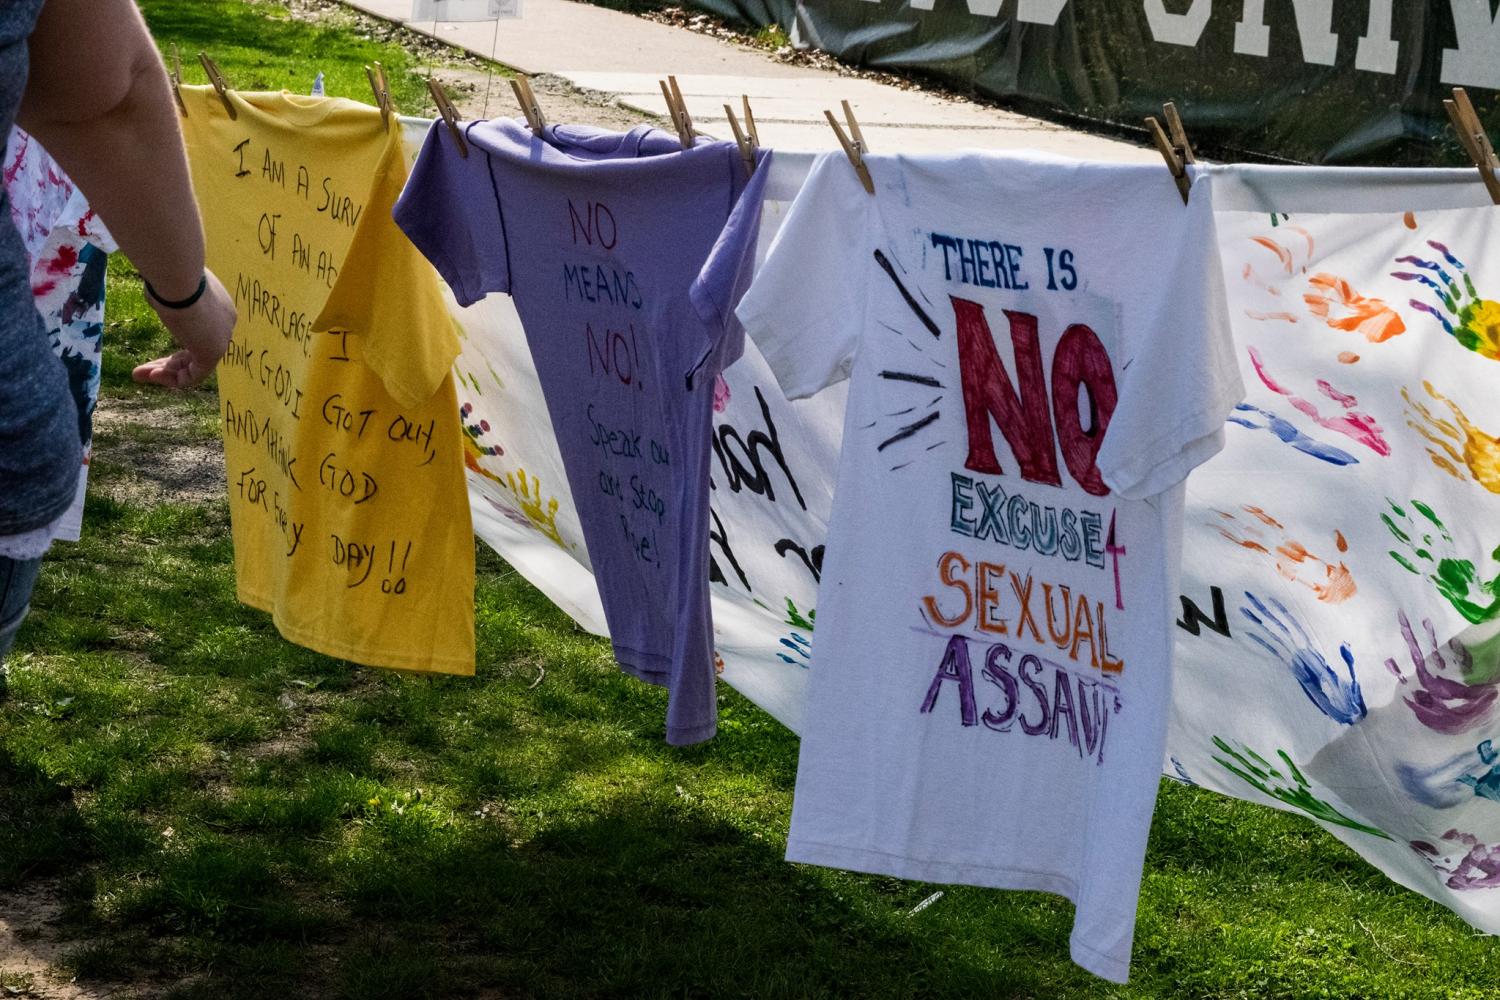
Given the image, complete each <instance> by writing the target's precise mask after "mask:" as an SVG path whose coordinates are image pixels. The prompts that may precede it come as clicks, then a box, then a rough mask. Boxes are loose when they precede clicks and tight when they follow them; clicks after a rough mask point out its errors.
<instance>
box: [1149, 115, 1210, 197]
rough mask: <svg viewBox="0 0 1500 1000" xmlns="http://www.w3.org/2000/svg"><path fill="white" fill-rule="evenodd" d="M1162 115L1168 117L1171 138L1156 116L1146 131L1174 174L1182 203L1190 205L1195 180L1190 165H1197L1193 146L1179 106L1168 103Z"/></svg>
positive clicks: (1151, 118)
mask: <svg viewBox="0 0 1500 1000" xmlns="http://www.w3.org/2000/svg"><path fill="white" fill-rule="evenodd" d="M1161 110H1162V114H1163V115H1165V116H1166V119H1167V128H1169V129H1171V135H1170V136H1169V135H1168V134H1167V132H1166V131H1164V130H1163V129H1162V127H1161V122H1159V121H1157V120H1156V116H1155V115H1149V116H1147V118H1146V129H1147V131H1149V132H1150V133H1151V139H1152V140H1153V141H1154V142H1155V143H1156V148H1157V151H1158V152H1160V153H1161V157H1162V159H1164V160H1166V161H1167V169H1168V170H1170V171H1171V172H1172V180H1173V181H1175V182H1176V184H1177V191H1178V193H1179V194H1181V195H1182V203H1183V204H1184V205H1186V204H1187V203H1188V195H1189V192H1190V191H1191V190H1192V186H1193V179H1192V178H1191V177H1189V176H1188V172H1187V168H1188V164H1189V163H1197V162H1198V161H1197V159H1196V158H1194V156H1193V147H1192V144H1191V143H1189V142H1188V137H1187V131H1186V130H1185V129H1183V127H1182V118H1181V117H1179V116H1178V114H1177V105H1175V104H1173V103H1172V102H1171V101H1168V102H1167V103H1166V104H1163V105H1162V106H1161Z"/></svg>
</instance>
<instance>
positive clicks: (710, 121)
mask: <svg viewBox="0 0 1500 1000" xmlns="http://www.w3.org/2000/svg"><path fill="white" fill-rule="evenodd" d="M344 2H345V3H347V4H348V5H349V6H350V7H355V8H358V9H360V10H363V11H366V12H368V13H371V14H375V15H377V16H379V17H383V18H386V19H387V20H392V21H399V22H401V23H403V24H405V25H406V26H407V27H408V28H411V29H412V30H414V31H419V32H421V33H422V34H425V35H430V36H432V37H434V38H437V39H440V40H441V41H443V42H445V43H447V44H449V45H453V46H456V47H458V48H462V49H466V50H468V51H469V52H472V53H474V54H475V55H478V56H481V57H484V58H491V57H493V58H494V59H495V60H496V61H498V62H501V63H504V64H505V65H507V66H511V67H514V68H516V69H518V70H521V71H522V72H524V73H528V74H541V73H549V74H552V75H555V76H558V77H561V78H563V79H565V80H567V81H568V82H569V83H571V84H573V85H574V86H576V87H582V88H586V89H588V90H596V91H602V92H605V93H608V94H613V95H615V96H616V97H617V98H618V99H619V101H620V103H621V104H622V105H624V106H626V107H630V108H635V109H637V110H641V111H646V112H649V113H651V114H656V115H663V114H665V111H666V106H665V104H664V102H663V101H662V96H661V89H660V87H659V86H658V84H657V81H658V80H661V79H663V78H665V77H666V75H667V74H668V73H671V74H674V75H676V77H677V82H678V84H679V86H681V88H682V92H683V98H684V100H685V101H686V102H687V106H688V111H689V112H690V113H691V114H692V116H693V121H694V124H695V125H697V126H698V128H699V129H700V130H701V131H704V132H707V133H710V134H712V135H715V136H719V137H721V138H728V137H729V136H730V130H729V126H728V123H727V120H726V118H725V117H724V111H723V105H725V104H730V105H731V106H733V107H734V108H735V110H736V113H738V111H739V103H740V95H741V94H748V95H749V97H750V105H751V108H752V110H753V111H754V112H755V121H756V125H757V127H758V129H759V131H760V138H761V142H762V143H764V144H765V145H767V146H770V147H773V148H775V147H780V148H783V149H836V148H838V142H837V140H836V139H835V138H834V135H833V131H832V130H831V129H830V128H829V127H828V124H827V122H826V121H825V120H824V118H823V109H824V108H829V109H832V110H834V111H835V112H837V110H838V107H839V101H840V100H847V101H849V102H850V104H851V105H853V107H854V111H855V115H856V116H857V117H858V118H859V121H860V125H861V127H862V128H863V130H864V133H865V139H866V141H867V142H868V143H869V144H870V148H871V149H872V150H875V151H878V152H896V151H900V152H911V153H918V152H921V153H933V152H950V151H953V150H958V149H976V148H977V149H1035V150H1042V151H1045V152H1049V153H1057V154H1060V155H1064V156H1075V157H1083V158H1089V159H1101V160H1139V161H1151V160H1156V161H1158V162H1160V157H1159V156H1158V155H1157V153H1156V152H1155V150H1153V149H1148V148H1145V147H1143V146H1136V145H1132V144H1130V143H1126V142H1121V141H1119V140H1115V139H1106V138H1103V137H1100V136H1094V135H1089V134H1088V133H1085V132H1078V131H1074V130H1072V129H1068V128H1065V127H1063V126H1061V125H1056V124H1054V123H1051V122H1046V121H1042V120H1040V119H1037V118H1028V117H1026V116H1025V115H1019V114H1015V113H1014V112H1009V111H1002V110H999V109H996V108H985V107H979V106H977V105H973V104H968V103H965V102H961V101H953V100H948V99H945V98H941V97H937V96H934V95H932V94H928V93H922V92H918V91H910V90H902V89H900V88H898V87H892V86H889V85H887V84H883V83H877V82H875V81H873V80H863V79H859V78H856V77H846V76H839V75H837V74H836V73H830V72H827V71H824V70H817V69H808V68H804V67H800V66H790V65H787V64H785V63H781V62H777V61H776V60H775V59H773V58H771V57H770V56H769V55H768V54H767V53H765V52H763V51H761V50H758V49H752V48H750V47H748V46H745V45H738V44H735V43H733V42H726V41H721V40H720V39H717V38H712V37H710V36H708V35H700V34H698V33H697V32H693V31H688V30H685V29H682V28H674V27H671V26H669V25H665V24H658V23H656V22H654V21H648V20H646V19H645V18H641V17H635V16H633V15H630V14H623V13H620V12H618V11H613V10H608V9H606V8H603V7H595V6H593V5H591V4H587V3H575V2H572V0H524V3H523V6H522V11H523V16H522V17H521V18H520V19H519V20H514V21H501V22H499V24H498V26H497V25H496V24H495V22H484V21H478V22H457V23H455V22H442V21H439V22H436V23H434V22H432V21H417V22H413V21H411V20H410V14H411V8H412V4H411V0H344ZM543 110H544V111H545V108H543ZM502 113H510V112H502ZM515 113H517V114H518V113H519V110H517V111H516V112H515ZM1162 169H1163V170H1165V169H1166V166H1165V165H1163V167H1162Z"/></svg>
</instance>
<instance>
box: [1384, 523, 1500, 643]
mask: <svg viewBox="0 0 1500 1000" xmlns="http://www.w3.org/2000/svg"><path fill="white" fill-rule="evenodd" d="M1386 503H1388V504H1389V505H1390V508H1391V509H1390V512H1389V513H1385V514H1381V515H1380V520H1381V521H1383V522H1385V526H1386V527H1387V528H1388V529H1389V530H1390V532H1391V534H1392V535H1393V536H1394V537H1395V538H1396V540H1397V541H1398V542H1400V543H1401V547H1402V548H1403V549H1404V550H1405V551H1404V552H1402V551H1397V550H1396V549H1391V550H1390V554H1391V558H1392V559H1394V560H1396V561H1397V562H1398V563H1400V564H1401V565H1402V566H1403V567H1405V568H1406V569H1407V570H1408V571H1409V572H1412V573H1415V574H1416V575H1418V576H1425V577H1426V578H1427V579H1428V580H1431V581H1432V585H1433V586H1434V587H1436V588H1437V591H1438V593H1439V594H1442V595H1443V597H1444V598H1445V599H1447V601H1448V603H1449V604H1452V605H1453V607H1454V609H1455V610H1457V611H1458V613H1459V614H1461V615H1463V616H1464V619H1465V620H1467V621H1470V622H1473V623H1475V624H1478V623H1479V622H1483V621H1489V620H1490V619H1491V618H1493V617H1495V615H1497V614H1500V576H1497V577H1496V578H1495V579H1493V580H1486V581H1481V580H1480V579H1479V573H1478V571H1477V570H1476V569H1475V568H1474V564H1473V563H1472V562H1470V561H1469V560H1467V559H1460V558H1458V553H1457V552H1456V551H1454V548H1453V536H1452V535H1451V534H1449V533H1448V528H1447V526H1446V525H1444V524H1443V522H1442V521H1441V520H1440V519H1439V518H1438V516H1437V514H1436V513H1434V512H1433V510H1432V508H1431V507H1429V506H1427V505H1426V504H1425V503H1423V502H1422V501H1420V500H1413V501H1412V502H1411V506H1412V509H1413V510H1415V511H1416V512H1417V514H1418V515H1420V517H1419V518H1414V517H1412V515H1410V514H1408V513H1407V512H1406V509H1405V508H1403V507H1401V506H1400V505H1399V504H1397V503H1396V501H1394V500H1391V499H1389V498H1387V500H1386ZM1491 558H1492V559H1500V548H1497V549H1496V550H1495V552H1494V553H1492V555H1491Z"/></svg>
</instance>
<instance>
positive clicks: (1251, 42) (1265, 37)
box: [1234, 0, 1395, 72]
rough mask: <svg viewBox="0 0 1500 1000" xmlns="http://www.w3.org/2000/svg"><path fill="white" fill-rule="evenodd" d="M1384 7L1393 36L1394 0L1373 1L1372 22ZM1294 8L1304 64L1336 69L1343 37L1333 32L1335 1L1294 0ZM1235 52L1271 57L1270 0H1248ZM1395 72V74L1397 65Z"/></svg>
mask: <svg viewBox="0 0 1500 1000" xmlns="http://www.w3.org/2000/svg"><path fill="white" fill-rule="evenodd" d="M1382 6H1383V7H1384V8H1385V18H1386V34H1387V35H1389V34H1390V16H1391V0H1372V2H1371V4H1370V20H1371V22H1372V23H1373V22H1374V20H1375V15H1376V12H1377V11H1376V8H1378V7H1382ZM1292 7H1293V9H1294V10H1295V12H1296V15H1297V35H1298V37H1300V38H1301V39H1302V61H1303V62H1308V63H1316V64H1318V65H1320V66H1332V65H1333V59H1334V56H1336V55H1338V51H1339V36H1338V35H1336V34H1334V33H1333V0H1292ZM1391 44H1395V43H1391ZM1234 51H1236V52H1238V53H1240V54H1241V55H1247V56H1264V55H1269V54H1270V51H1271V29H1270V26H1269V25H1267V24H1266V0H1245V6H1244V9H1243V11H1242V12H1241V15H1240V20H1239V22H1238V23H1237V24H1236V25H1235V26H1234ZM1361 51H1363V44H1361ZM1391 72H1395V66H1394V64H1393V65H1392V67H1391Z"/></svg>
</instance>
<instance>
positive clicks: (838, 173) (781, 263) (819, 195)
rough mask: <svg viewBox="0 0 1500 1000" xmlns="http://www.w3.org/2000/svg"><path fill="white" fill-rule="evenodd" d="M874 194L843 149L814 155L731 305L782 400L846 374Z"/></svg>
mask: <svg viewBox="0 0 1500 1000" xmlns="http://www.w3.org/2000/svg"><path fill="white" fill-rule="evenodd" d="M874 201H875V199H874V198H873V197H872V196H871V195H869V194H866V193H865V189H864V188H863V187H861V186H860V182H859V178H858V176H857V175H856V174H855V172H854V168H853V167H851V166H850V165H849V161H848V160H847V159H846V158H845V156H844V154H843V153H826V154H823V155H822V156H820V157H819V158H818V162H817V163H815V164H814V165H813V168H812V172H811V173H810V174H809V175H808V178H807V183H806V184H804V185H803V187H802V190H801V191H799V192H798V193H797V197H796V199H795V200H794V201H793V202H792V207H791V208H790V209H789V210H788V211H787V215H786V219H785V220H784V221H783V222H782V225H781V229H780V231H779V232H778V233H777V234H776V238H775V239H774V240H773V241H772V243H771V248H770V250H769V251H768V253H767V255H766V260H765V263H763V264H762V265H761V268H760V270H759V271H758V272H757V273H756V275H755V280H754V281H753V282H752V283H751V285H750V290H749V291H747V292H746V293H745V295H744V297H743V298H742V299H740V304H739V307H738V308H737V309H736V310H735V315H737V316H738V317H739V319H740V322H741V323H743V324H744V327H745V332H746V333H747V334H749V336H750V339H752V340H754V341H755V345H756V346H757V347H758V348H760V351H761V354H763V355H764V356H765V359H766V362H767V363H768V364H769V365H770V366H771V370H772V371H773V372H775V373H776V380H777V381H778V382H780V383H781V390H782V392H783V393H785V395H786V397H787V398H788V399H804V398H806V397H808V396H811V395H813V394H814V393H816V392H818V391H819V390H821V389H824V388H827V387H828V386H830V385H833V384H835V383H837V382H840V381H842V380H843V379H845V378H848V376H849V370H850V368H851V367H852V365H853V362H854V353H855V347H856V345H857V344H858V343H859V335H860V331H861V330H862V329H863V327H864V317H865V303H866V300H867V298H868V296H867V295H866V288H867V282H868V276H869V273H870V267H871V266H873V265H872V263H871V257H870V254H871V253H872V252H873V250H874V248H873V247H871V246H868V245H867V244H868V233H869V222H870V219H871V213H872V212H873V211H874Z"/></svg>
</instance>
